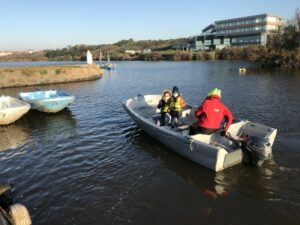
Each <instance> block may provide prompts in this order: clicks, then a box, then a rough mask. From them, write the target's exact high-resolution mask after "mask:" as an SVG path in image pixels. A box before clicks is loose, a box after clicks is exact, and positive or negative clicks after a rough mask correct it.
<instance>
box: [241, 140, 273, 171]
mask: <svg viewBox="0 0 300 225" xmlns="http://www.w3.org/2000/svg"><path fill="white" fill-rule="evenodd" d="M242 149H243V153H244V157H243V160H244V161H246V162H249V163H252V164H253V165H255V166H258V167H260V166H261V165H262V164H263V162H264V161H266V160H268V159H271V158H272V147H271V144H270V142H269V141H268V140H266V139H264V138H260V137H256V136H252V137H248V138H247V140H245V141H244V143H243V147H242Z"/></svg>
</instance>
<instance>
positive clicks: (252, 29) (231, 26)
mask: <svg viewBox="0 0 300 225" xmlns="http://www.w3.org/2000/svg"><path fill="white" fill-rule="evenodd" d="M282 25H283V18H282V17H279V16H271V15H268V14H261V15H254V16H247V17H240V18H234V19H227V20H219V21H215V22H214V23H212V24H210V25H208V26H207V27H205V28H204V29H203V30H202V33H201V34H200V35H196V36H193V37H190V38H189V46H190V50H192V51H196V50H209V49H222V48H225V47H233V46H240V47H245V46H249V45H266V43H267V35H268V34H269V33H271V32H276V31H280V30H281V27H282Z"/></svg>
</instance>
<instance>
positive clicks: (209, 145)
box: [123, 95, 277, 171]
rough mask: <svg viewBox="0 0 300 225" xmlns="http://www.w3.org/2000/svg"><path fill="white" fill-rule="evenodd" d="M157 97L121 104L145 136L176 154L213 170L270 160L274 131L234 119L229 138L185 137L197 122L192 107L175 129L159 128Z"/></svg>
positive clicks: (183, 115)
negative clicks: (245, 162)
mask: <svg viewBox="0 0 300 225" xmlns="http://www.w3.org/2000/svg"><path fill="white" fill-rule="evenodd" d="M160 99H161V96H160V95H145V96H142V95H139V96H137V97H134V98H130V99H128V100H126V101H124V102H123V106H124V108H125V110H126V111H127V113H128V114H129V116H130V117H131V118H132V119H133V120H134V121H135V122H136V123H137V125H138V126H140V127H141V128H142V129H143V130H144V131H145V132H146V133H147V134H148V135H150V136H151V137H152V138H154V139H156V140H157V141H159V142H161V143H162V144H163V145H165V146H166V147H168V148H170V149H171V150H173V151H175V152H177V153H178V154H180V155H182V156H184V157H186V158H188V159H190V160H192V161H194V162H196V163H198V164H199V165H201V166H204V167H206V168H209V169H211V170H214V171H221V170H224V169H226V168H229V167H231V166H234V165H236V164H239V163H241V162H242V161H248V162H250V163H252V164H255V165H257V166H260V165H261V164H262V163H263V162H264V161H265V160H268V159H271V158H272V145H273V143H274V140H275V137H276V134H277V130H276V129H274V128H271V127H268V126H264V125H261V124H258V123H253V122H250V121H248V120H236V121H235V122H234V123H233V124H232V125H231V126H230V128H229V130H228V133H229V134H230V137H222V136H220V133H219V132H215V133H213V134H211V135H205V134H196V135H189V127H190V125H192V124H193V123H195V122H196V121H197V118H195V116H194V110H195V108H194V107H192V106H188V107H187V108H186V109H184V110H183V112H182V118H181V122H182V125H181V126H180V127H178V128H171V127H170V126H159V123H158V121H159V120H160V113H159V112H157V108H156V106H157V104H158V102H159V100H160Z"/></svg>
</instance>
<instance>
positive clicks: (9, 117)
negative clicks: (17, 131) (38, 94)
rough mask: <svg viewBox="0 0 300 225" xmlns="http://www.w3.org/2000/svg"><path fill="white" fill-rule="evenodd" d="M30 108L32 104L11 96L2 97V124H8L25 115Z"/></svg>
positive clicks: (0, 102) (0, 105)
mask: <svg viewBox="0 0 300 225" xmlns="http://www.w3.org/2000/svg"><path fill="white" fill-rule="evenodd" d="M29 109H30V105H29V104H28V103H26V102H24V101H21V100H19V99H16V98H13V97H10V96H1V97H0V125H8V124H11V123H13V122H15V121H16V120H18V119H19V118H21V116H23V115H24V114H25V113H27V112H28V111H29Z"/></svg>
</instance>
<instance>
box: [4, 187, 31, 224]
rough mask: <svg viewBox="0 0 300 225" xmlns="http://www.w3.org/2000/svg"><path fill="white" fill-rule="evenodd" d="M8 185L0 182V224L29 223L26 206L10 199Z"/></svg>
mask: <svg viewBox="0 0 300 225" xmlns="http://www.w3.org/2000/svg"><path fill="white" fill-rule="evenodd" d="M10 189H11V187H10V185H8V184H0V225H31V224H32V222H31V218H30V215H29V212H28V210H27V208H26V207H25V206H24V205H22V204H19V203H13V201H12V200H11V198H10V196H9V193H10Z"/></svg>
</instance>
